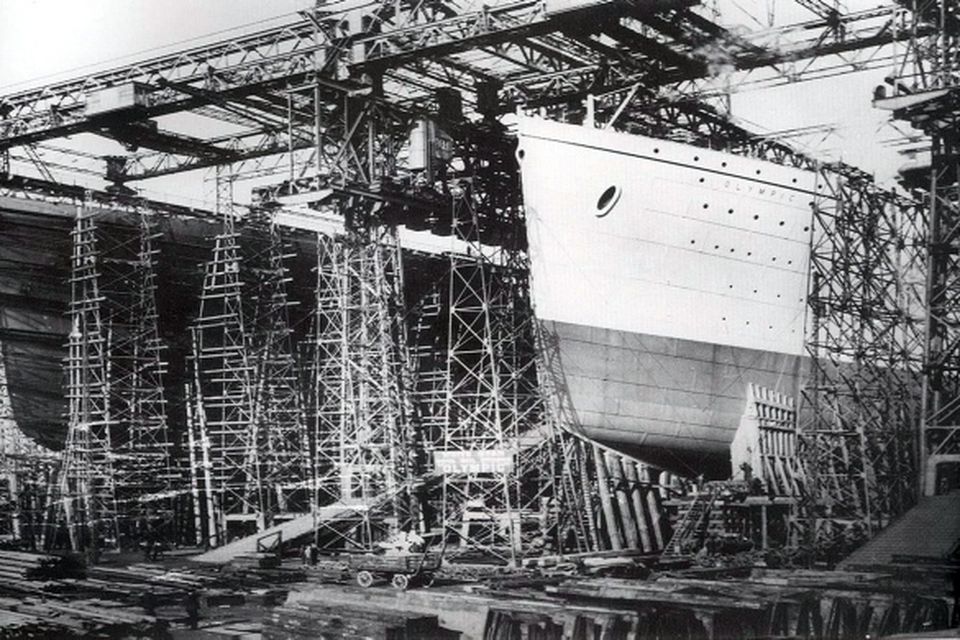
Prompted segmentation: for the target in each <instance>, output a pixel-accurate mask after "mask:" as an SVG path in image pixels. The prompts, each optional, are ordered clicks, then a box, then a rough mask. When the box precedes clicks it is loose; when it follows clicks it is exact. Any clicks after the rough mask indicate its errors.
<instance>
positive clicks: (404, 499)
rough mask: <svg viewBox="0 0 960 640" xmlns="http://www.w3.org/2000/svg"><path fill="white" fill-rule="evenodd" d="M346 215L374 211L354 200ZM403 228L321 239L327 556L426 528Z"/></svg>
mask: <svg viewBox="0 0 960 640" xmlns="http://www.w3.org/2000/svg"><path fill="white" fill-rule="evenodd" d="M342 206H345V207H354V208H356V207H361V208H364V207H369V206H370V203H366V202H362V201H357V200H349V201H347V202H345V203H343V204H342ZM395 233H396V232H395V229H390V228H388V227H386V226H381V225H378V224H374V225H370V226H368V228H366V229H364V230H362V231H361V230H355V231H351V232H348V233H347V234H346V235H341V236H329V235H323V234H320V235H318V237H317V298H316V317H315V334H314V335H315V342H314V350H313V353H314V366H313V369H314V371H315V372H316V373H315V386H314V390H313V397H314V401H313V406H314V411H313V415H314V428H313V442H314V447H315V449H314V451H315V455H314V466H315V468H314V477H315V483H316V497H315V505H316V508H317V509H318V511H320V510H322V509H323V508H324V507H330V506H331V505H333V506H334V508H336V509H337V510H339V511H341V512H346V513H349V515H347V516H341V517H338V518H337V519H335V520H332V521H331V520H327V519H324V518H319V519H318V528H317V540H318V542H319V543H320V546H321V548H323V549H331V550H332V549H346V550H354V551H356V550H365V551H371V550H374V549H375V548H376V545H377V543H378V542H384V541H386V540H388V539H389V538H390V537H391V536H394V535H396V534H398V533H400V532H416V531H419V530H420V529H421V527H422V523H421V521H420V517H419V510H418V505H417V500H416V496H415V491H414V485H413V481H414V477H415V465H416V460H415V459H414V457H413V448H414V447H413V445H414V437H415V433H416V427H415V425H414V422H415V421H414V419H413V412H412V407H411V401H410V393H409V392H410V388H411V380H410V375H409V361H408V359H409V354H408V353H407V348H406V327H405V325H404V319H403V309H404V305H403V279H402V278H403V268H402V261H401V254H400V247H399V244H398V243H397V238H396V235H395Z"/></svg>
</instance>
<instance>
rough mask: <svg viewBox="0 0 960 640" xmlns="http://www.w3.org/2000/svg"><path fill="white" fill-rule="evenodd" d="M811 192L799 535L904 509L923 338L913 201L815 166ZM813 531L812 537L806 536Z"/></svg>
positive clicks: (878, 520) (866, 522)
mask: <svg viewBox="0 0 960 640" xmlns="http://www.w3.org/2000/svg"><path fill="white" fill-rule="evenodd" d="M819 175H820V180H819V183H818V192H817V195H816V197H815V198H814V202H813V225H812V230H811V233H812V236H811V237H812V245H811V253H810V273H811V280H810V292H809V296H808V305H809V310H810V325H809V330H808V339H807V343H806V345H807V352H808V354H809V356H810V362H811V367H812V371H811V373H810V378H809V383H808V384H807V385H806V386H805V387H804V389H803V399H804V401H805V407H804V408H803V409H802V410H801V415H802V418H801V422H800V438H801V443H802V444H801V446H802V450H801V451H802V453H801V455H802V456H803V457H804V462H805V466H806V469H805V471H806V474H807V484H806V505H805V507H806V513H805V514H804V515H805V517H807V518H809V520H808V522H807V525H808V527H809V528H808V529H807V532H808V535H811V536H814V535H817V527H818V526H819V525H823V524H824V523H831V524H830V525H827V526H826V528H820V529H819V530H820V531H821V533H822V535H824V536H829V535H835V534H836V533H837V532H836V531H834V530H833V528H832V526H833V525H838V526H840V528H841V529H843V528H845V527H847V526H854V525H856V527H857V528H862V530H863V531H864V533H865V534H867V535H870V534H872V533H874V532H876V531H877V530H878V529H880V528H882V527H884V526H886V524H888V523H889V522H890V520H891V519H892V518H894V517H896V516H897V515H898V514H900V513H902V512H903V511H904V510H906V509H907V508H908V507H910V506H911V505H912V504H913V503H914V502H915V501H916V497H917V491H916V484H915V481H914V480H915V478H916V464H917V451H916V444H915V442H916V433H917V427H918V423H919V422H918V421H919V403H918V400H919V397H920V393H919V388H920V375H921V355H922V342H923V319H922V304H921V300H922V291H923V263H922V251H921V246H922V241H923V237H924V228H923V216H922V211H921V210H920V208H919V207H918V205H917V203H915V202H914V201H912V200H909V199H905V198H902V197H900V196H897V195H895V194H893V193H891V192H885V191H881V190H879V189H877V188H876V187H875V186H874V185H873V184H872V181H871V180H870V179H869V178H868V177H865V176H857V175H852V174H847V175H841V174H839V173H835V172H833V171H831V170H830V169H829V168H824V169H823V170H822V171H820V174H819ZM811 541H813V540H811Z"/></svg>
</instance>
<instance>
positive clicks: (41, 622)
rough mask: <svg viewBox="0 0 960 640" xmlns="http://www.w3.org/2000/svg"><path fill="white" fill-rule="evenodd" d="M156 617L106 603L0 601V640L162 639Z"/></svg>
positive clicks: (162, 630) (161, 625) (163, 631)
mask: <svg viewBox="0 0 960 640" xmlns="http://www.w3.org/2000/svg"><path fill="white" fill-rule="evenodd" d="M166 633H167V632H166V625H165V624H164V623H162V622H160V621H158V620H157V619H156V618H154V617H153V616H148V615H144V614H142V613H139V612H135V611H131V610H130V609H127V608H124V607H122V606H121V605H118V604H117V603H113V602H109V601H105V600H73V601H70V602H64V601H59V600H53V599H43V598H37V597H26V598H16V599H14V598H0V639H2V640H7V639H8V638H9V639H13V638H38V637H39V638H98V637H103V638H130V637H134V638H162V637H165V636H166Z"/></svg>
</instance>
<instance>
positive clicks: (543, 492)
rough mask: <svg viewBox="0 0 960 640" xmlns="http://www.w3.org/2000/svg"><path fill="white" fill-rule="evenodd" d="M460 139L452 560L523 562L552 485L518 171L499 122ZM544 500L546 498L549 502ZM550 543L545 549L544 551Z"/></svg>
mask: <svg viewBox="0 0 960 640" xmlns="http://www.w3.org/2000/svg"><path fill="white" fill-rule="evenodd" d="M485 126H492V127H493V129H492V130H485V129H484V128H483V126H481V127H477V128H472V129H467V130H465V131H464V133H465V134H466V135H464V136H463V139H462V140H461V143H462V144H463V145H464V147H465V149H467V150H468V152H467V153H465V154H464V157H465V158H466V159H467V160H466V162H467V163H468V164H467V171H466V174H467V178H466V179H465V180H464V181H462V182H461V183H460V184H459V185H458V188H457V191H456V192H454V193H453V213H452V225H453V236H454V237H455V238H457V239H459V240H461V241H463V242H464V243H466V244H467V246H468V247H469V249H468V251H467V254H466V255H460V254H451V256H450V271H449V306H448V323H449V324H448V328H447V340H448V343H447V368H446V369H447V370H446V389H445V400H444V420H443V423H442V429H441V430H440V433H439V434H437V440H436V441H435V442H434V443H433V445H432V448H433V453H434V459H433V463H434V467H435V471H436V472H437V473H438V474H441V475H442V506H441V509H442V514H443V530H444V536H445V538H446V539H447V540H448V547H447V549H448V552H455V553H456V552H460V553H476V552H483V553H486V554H492V556H493V557H498V558H500V559H502V560H504V561H509V562H516V561H517V560H518V559H519V557H520V555H521V554H522V553H523V552H524V551H525V550H527V549H529V548H530V547H531V546H532V545H533V544H534V543H535V540H536V539H538V538H539V539H542V537H543V533H544V529H543V525H544V523H545V520H544V517H543V514H544V512H545V510H546V509H547V507H548V505H547V504H546V501H547V499H548V498H549V497H551V491H552V482H553V480H554V476H553V467H552V465H550V464H547V465H542V464H536V463H535V461H542V459H541V458H540V455H539V454H540V453H541V452H542V450H543V448H544V447H545V446H547V443H548V442H549V438H547V437H545V434H544V432H543V428H544V417H543V406H542V400H541V397H540V390H539V388H538V386H537V375H536V358H535V350H534V344H533V339H534V326H533V315H532V309H531V306H530V299H529V288H528V287H527V276H528V272H527V270H526V264H525V261H524V260H525V256H526V253H525V248H526V247H525V235H524V233H523V216H522V212H521V209H520V190H519V182H518V179H519V173H518V171H517V168H516V165H515V159H514V158H513V154H512V153H510V148H509V144H508V143H506V142H505V140H504V139H503V137H502V135H499V131H498V130H497V127H496V126H493V125H490V124H489V123H488V124H487V125H485ZM541 498H542V499H541ZM541 544H542V543H541Z"/></svg>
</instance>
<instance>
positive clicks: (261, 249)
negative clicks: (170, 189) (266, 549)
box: [242, 207, 309, 516]
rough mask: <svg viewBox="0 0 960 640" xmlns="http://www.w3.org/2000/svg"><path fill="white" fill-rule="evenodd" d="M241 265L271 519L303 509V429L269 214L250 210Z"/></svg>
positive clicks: (281, 250)
mask: <svg viewBox="0 0 960 640" xmlns="http://www.w3.org/2000/svg"><path fill="white" fill-rule="evenodd" d="M242 240H243V242H242V244H243V249H244V252H243V253H244V264H243V269H244V271H245V272H246V273H247V274H248V276H249V279H250V283H249V286H248V289H249V291H250V294H249V295H248V296H245V298H247V299H249V300H250V301H251V304H250V307H251V309H250V311H249V313H248V315H247V317H248V318H249V325H250V330H249V331H248V335H249V337H250V341H251V344H250V358H251V360H252V362H253V372H254V375H253V384H254V389H255V391H254V397H253V412H254V420H255V422H256V424H257V435H258V438H259V441H258V445H257V446H258V448H259V449H260V451H262V454H261V456H260V464H261V465H262V470H261V471H260V474H261V477H262V482H263V483H264V486H266V487H267V490H266V492H265V493H264V495H263V499H264V500H265V501H266V503H265V504H264V507H265V509H266V510H267V511H268V513H269V514H270V515H271V516H272V515H274V514H275V513H282V512H306V510H307V507H308V498H307V496H308V485H309V482H308V477H307V474H308V467H309V464H308V452H309V446H308V442H307V427H306V419H305V415H304V410H303V406H302V400H303V399H302V396H301V392H300V377H299V375H298V373H297V361H296V359H295V358H294V355H293V332H292V330H291V328H290V313H289V310H290V306H291V302H290V300H289V299H288V297H287V282H288V281H289V277H288V270H287V267H286V264H285V261H286V259H287V258H288V257H289V256H287V255H286V251H287V249H286V247H285V244H284V241H283V237H282V236H281V233H280V230H279V228H278V227H277V225H276V224H275V223H274V221H273V215H272V212H271V211H270V210H268V209H267V208H265V207H254V208H253V209H252V210H251V212H250V216H249V218H248V220H247V224H246V229H245V233H244V235H243V239H242Z"/></svg>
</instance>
